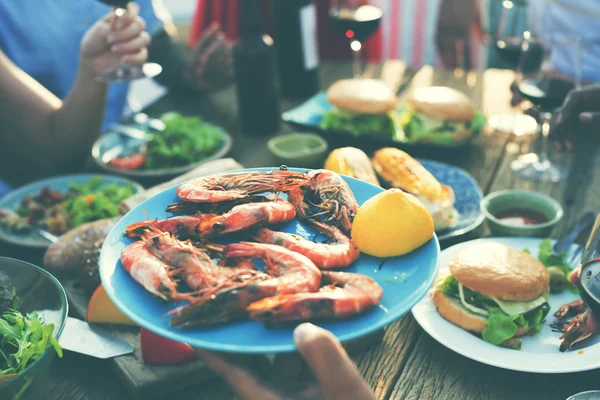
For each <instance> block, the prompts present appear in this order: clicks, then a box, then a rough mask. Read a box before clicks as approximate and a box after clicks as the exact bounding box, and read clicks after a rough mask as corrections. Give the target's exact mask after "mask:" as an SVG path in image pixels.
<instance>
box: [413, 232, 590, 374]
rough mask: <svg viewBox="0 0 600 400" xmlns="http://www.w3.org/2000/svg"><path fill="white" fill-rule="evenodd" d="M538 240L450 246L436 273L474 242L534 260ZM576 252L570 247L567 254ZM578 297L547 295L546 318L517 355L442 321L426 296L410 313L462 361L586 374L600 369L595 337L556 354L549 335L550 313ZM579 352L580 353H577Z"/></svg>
mask: <svg viewBox="0 0 600 400" xmlns="http://www.w3.org/2000/svg"><path fill="white" fill-rule="evenodd" d="M540 240H541V239H531V238H486V239H478V240H473V241H470V242H465V243H461V244H458V245H456V246H452V247H450V248H447V249H446V250H444V251H442V253H441V254H440V264H439V267H440V268H439V271H440V273H442V272H443V271H445V270H446V269H447V268H448V264H449V262H450V260H451V259H452V258H453V257H454V256H455V255H456V253H458V252H459V251H461V250H462V249H464V248H466V247H468V246H470V245H472V244H474V243H477V242H497V243H501V244H504V245H506V246H509V247H512V248H515V249H519V250H523V249H529V251H530V252H531V254H532V255H533V256H536V257H537V253H538V247H539V243H540ZM575 249H577V246H575V245H574V246H572V247H571V249H570V251H574V250H575ZM578 298H579V297H578V296H577V295H576V294H573V293H571V292H570V291H568V290H565V291H563V292H562V293H560V294H557V295H553V294H550V296H549V298H548V302H549V303H550V307H551V309H550V312H549V313H548V315H547V316H546V321H545V323H544V324H543V327H542V331H541V332H540V333H538V334H537V335H534V336H526V337H524V338H523V341H522V346H521V350H520V351H516V350H510V349H506V348H503V347H498V346H494V345H492V344H489V343H487V342H485V341H484V340H482V339H480V338H478V337H477V336H475V335H472V334H471V333H469V332H467V331H465V330H463V329H461V328H459V327H457V326H456V325H453V324H451V323H450V322H448V321H446V320H445V319H444V318H442V316H441V315H440V314H438V312H437V311H436V309H435V305H434V304H433V301H432V300H431V297H430V296H426V297H424V298H423V299H422V300H421V301H420V302H419V303H417V304H416V305H415V306H414V307H413V309H412V313H413V315H414V317H415V319H416V320H417V322H418V323H419V325H421V327H422V328H423V329H424V330H425V331H426V332H427V333H428V334H429V335H431V337H433V338H434V339H435V340H437V341H438V342H440V343H441V344H443V345H444V346H446V347H447V348H449V349H450V350H452V351H455V352H457V353H459V354H461V355H463V356H465V357H468V358H470V359H473V360H475V361H479V362H481V363H484V364H488V365H492V366H495V367H500V368H505V369H510V370H514V371H523V372H537V373H545V374H554V373H568V372H579V371H587V370H591V369H596V368H600V337H598V336H599V335H595V336H593V337H592V338H590V339H588V340H586V341H584V342H583V344H581V345H580V346H576V347H574V349H572V350H570V351H567V352H564V353H561V352H560V351H559V350H558V346H559V344H560V335H561V334H560V333H559V332H552V329H551V328H550V326H548V324H551V323H552V322H554V321H555V318H554V313H555V312H556V311H557V310H558V308H559V307H560V306H561V305H563V304H565V303H568V302H570V301H573V300H577V299H578ZM579 350H583V351H582V352H579Z"/></svg>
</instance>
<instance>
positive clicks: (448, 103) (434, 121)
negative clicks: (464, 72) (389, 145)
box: [400, 86, 486, 145]
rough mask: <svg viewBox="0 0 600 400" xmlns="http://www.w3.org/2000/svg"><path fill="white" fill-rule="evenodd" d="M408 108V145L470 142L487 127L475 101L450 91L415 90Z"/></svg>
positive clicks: (404, 125)
mask: <svg viewBox="0 0 600 400" xmlns="http://www.w3.org/2000/svg"><path fill="white" fill-rule="evenodd" d="M406 105H407V106H406V108H405V110H403V111H402V113H401V116H400V124H401V126H402V129H403V135H404V137H405V140H404V141H405V142H429V143H438V144H446V145H452V144H456V143H460V142H462V141H465V140H467V139H469V138H470V137H471V136H472V135H473V134H474V133H475V132H478V131H480V130H481V129H482V128H483V126H484V125H485V123H486V118H485V116H484V115H483V114H481V113H479V112H477V111H476V110H475V107H474V106H473V102H472V101H471V99H469V98H468V97H467V96H466V95H465V94H464V93H462V92H460V91H458V90H456V89H452V88H449V87H444V86H431V87H422V88H417V89H414V90H412V91H411V92H410V93H409V94H408V95H407V97H406Z"/></svg>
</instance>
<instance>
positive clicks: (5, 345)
mask: <svg viewBox="0 0 600 400" xmlns="http://www.w3.org/2000/svg"><path fill="white" fill-rule="evenodd" d="M52 332H54V324H44V323H43V322H42V319H41V318H40V317H39V316H38V314H37V313H31V314H27V315H26V316H24V315H23V314H21V313H20V312H19V311H17V310H12V309H11V310H8V311H6V312H4V313H3V314H2V318H0V337H1V338H2V339H1V340H0V375H8V374H18V373H20V372H23V371H24V370H25V368H27V366H28V365H29V364H30V363H31V362H33V361H35V360H37V359H38V358H39V357H41V356H42V354H44V353H45V352H46V349H47V348H48V347H49V346H52V347H53V348H54V350H55V351H56V353H57V354H58V356H59V357H62V348H61V347H60V345H59V344H58V341H57V340H56V338H55V337H54V336H52Z"/></svg>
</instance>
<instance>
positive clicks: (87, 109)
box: [0, 2, 151, 184]
mask: <svg viewBox="0 0 600 400" xmlns="http://www.w3.org/2000/svg"><path fill="white" fill-rule="evenodd" d="M40 3H43V2H40ZM3 4H4V3H3ZM138 10H139V7H137V6H135V5H134V4H130V5H129V6H128V11H127V12H126V13H125V14H124V16H123V17H121V18H119V19H118V20H116V21H114V15H113V13H108V14H106V15H104V16H103V17H102V18H101V19H99V20H98V21H96V22H95V23H93V24H91V25H90V27H89V29H88V30H87V32H86V33H85V34H84V35H83V38H82V40H81V41H80V43H79V44H78V48H79V49H80V51H78V57H77V58H75V59H74V60H71V62H72V63H73V66H71V65H68V66H67V64H66V63H65V67H68V68H71V67H72V68H73V69H74V74H75V76H74V77H73V82H72V84H71V86H72V88H71V90H70V92H69V93H68V94H67V95H66V96H65V99H64V100H61V99H59V98H58V97H57V96H55V95H54V94H52V93H51V92H50V91H49V90H48V89H46V88H45V87H44V86H42V85H41V84H40V83H39V82H38V81H36V80H35V79H33V78H32V77H31V76H30V75H28V74H27V73H25V72H24V71H23V70H22V69H20V68H19V67H17V66H16V65H15V64H14V63H13V62H12V61H11V60H10V59H9V58H8V57H7V56H6V54H4V53H3V52H2V51H1V50H0V177H1V178H2V179H4V180H6V181H9V183H12V184H19V183H22V182H23V181H24V180H25V181H26V180H28V179H30V178H31V176H36V175H37V176H39V175H49V174H52V173H56V172H60V171H61V170H63V169H68V168H71V167H72V166H73V165H76V164H80V163H82V162H83V160H85V158H86V157H87V156H88V154H89V149H90V147H91V145H92V143H93V142H94V140H95V139H96V138H97V136H98V134H99V131H100V126H101V124H102V120H103V114H104V107H105V102H106V98H107V94H108V87H107V85H106V84H105V83H102V82H100V81H98V80H97V79H96V77H97V75H98V74H99V73H100V72H102V71H104V70H106V69H109V68H116V67H117V66H119V65H120V64H121V63H126V64H139V63H142V62H145V61H146V59H147V57H148V50H147V46H148V45H149V43H150V41H151V38H150V35H149V34H148V33H146V32H145V31H144V27H145V23H144V20H143V19H142V18H140V17H139V15H138ZM23 14H26V13H25V12H24V11H23ZM71 23H72V21H71ZM0 25H1V24H0ZM24 40H25V39H24ZM48 46H49V47H48V48H47V49H46V51H47V53H48V54H47V55H48V58H53V57H54V55H52V52H53V51H54V52H60V48H57V47H55V46H52V45H51V44H50V43H48ZM44 56H45V54H38V57H40V60H43V59H44Z"/></svg>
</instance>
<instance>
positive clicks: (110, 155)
mask: <svg viewBox="0 0 600 400" xmlns="http://www.w3.org/2000/svg"><path fill="white" fill-rule="evenodd" d="M124 152H125V148H124V147H123V146H121V145H117V146H115V147H113V148H112V149H109V150H106V151H105V152H104V154H102V162H103V163H104V164H110V162H111V161H112V160H113V159H115V158H117V157H119V156H120V155H121V154H123V153H124Z"/></svg>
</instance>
